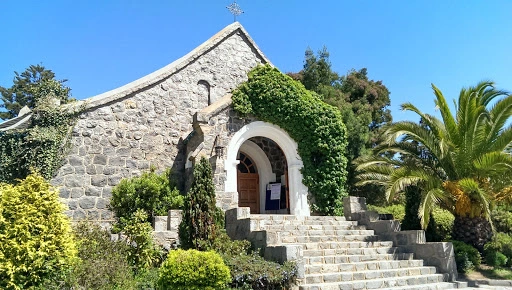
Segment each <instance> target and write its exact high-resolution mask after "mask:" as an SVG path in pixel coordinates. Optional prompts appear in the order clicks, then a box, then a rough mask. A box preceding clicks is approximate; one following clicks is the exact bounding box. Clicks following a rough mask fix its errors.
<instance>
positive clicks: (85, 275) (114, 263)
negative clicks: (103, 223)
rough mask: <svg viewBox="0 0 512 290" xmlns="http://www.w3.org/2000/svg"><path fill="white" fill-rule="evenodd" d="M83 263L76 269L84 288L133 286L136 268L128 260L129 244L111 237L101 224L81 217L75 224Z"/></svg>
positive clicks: (103, 289) (80, 285)
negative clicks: (112, 239)
mask: <svg viewBox="0 0 512 290" xmlns="http://www.w3.org/2000/svg"><path fill="white" fill-rule="evenodd" d="M74 233H75V237H76V240H77V245H78V257H79V258H80V263H79V264H78V265H77V267H76V268H75V269H74V271H73V278H74V280H75V281H74V282H75V285H76V286H78V287H80V288H81V289H98V290H99V289H101V290H107V289H116V288H118V289H129V288H130V286H131V285H132V279H133V271H132V266H131V265H130V264H129V263H128V260H127V258H128V256H129V250H130V249H129V247H130V246H129V245H128V244H127V243H126V242H124V241H117V242H115V241H111V239H110V233H109V232H108V231H106V230H104V229H102V228H101V227H100V226H98V225H97V224H94V223H91V222H87V221H81V222H79V223H78V224H77V225H76V226H75V227H74Z"/></svg>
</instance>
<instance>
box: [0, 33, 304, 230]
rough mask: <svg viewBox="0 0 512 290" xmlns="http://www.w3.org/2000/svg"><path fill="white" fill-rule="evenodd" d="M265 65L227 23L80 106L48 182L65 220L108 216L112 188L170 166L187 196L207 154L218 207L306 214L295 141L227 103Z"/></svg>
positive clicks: (245, 36)
mask: <svg viewBox="0 0 512 290" xmlns="http://www.w3.org/2000/svg"><path fill="white" fill-rule="evenodd" d="M268 63H270V62H269V60H268V59H267V58H266V57H265V55H264V54H263V53H262V52H261V51H260V49H259V48H258V46H257V45H256V43H254V41H253V40H252V39H251V37H250V36H249V34H248V33H247V32H246V31H245V29H244V28H243V27H242V26H241V25H240V24H239V23H233V24H231V25H229V26H227V27H226V28H224V29H223V30H222V31H220V32H218V33H217V34H216V35H214V36H213V37H212V38H210V39H209V40H207V41H206V42H204V43H203V44H202V45H200V46H199V47H197V48H196V49H194V50H193V51H191V52H190V53H188V54H187V55H185V56H184V57H182V58H180V59H178V60H176V61H174V62H173V63H171V64H169V65H167V66H165V67H163V68H162V69H160V70H158V71H155V72H153V73H151V74H149V75H147V76H145V77H143V78H141V79H138V80H136V81H134V82H131V83H129V84H127V85H125V86H122V87H120V88H117V89H114V90H112V91H109V92H106V93H103V94H100V95H97V96H94V97H91V98H89V99H85V100H83V101H80V102H84V103H85V108H86V109H85V111H84V113H82V114H81V115H80V117H79V120H78V122H77V124H76V126H75V127H74V128H73V131H72V140H71V145H72V146H71V149H70V151H69V154H68V156H66V157H65V161H64V165H63V166H62V168H60V170H59V171H58V174H57V176H55V178H54V179H53V180H52V184H54V185H55V186H58V187H59V188H60V196H61V198H62V199H63V201H64V202H65V203H66V204H67V205H68V207H69V214H70V215H71V216H72V217H73V218H74V219H81V218H85V217H87V218H89V219H93V220H101V221H110V220H112V218H113V216H112V213H111V212H110V211H109V210H108V204H109V200H110V197H111V195H112V188H113V187H114V186H115V185H117V184H118V183H119V181H120V180H121V179H123V178H128V177H133V176H137V175H140V174H141V172H143V171H145V170H149V168H150V167H151V166H154V167H156V168H157V169H159V170H164V169H166V168H172V171H173V173H174V175H175V176H176V177H177V179H178V184H179V188H180V190H182V191H186V189H187V187H188V186H189V185H190V182H191V179H192V169H193V164H194V162H195V161H196V160H198V158H200V157H201V156H206V157H207V158H208V159H209V160H210V162H211V164H212V166H213V170H214V182H215V185H216V194H217V203H218V206H220V207H222V208H223V209H224V210H227V209H229V208H234V207H250V209H251V213H261V214H263V213H285V214H286V213H289V214H293V215H309V214H310V210H309V205H308V200H307V192H308V189H307V187H306V186H304V185H303V184H302V174H301V172H300V170H301V168H302V161H301V159H300V157H299V156H298V154H297V144H296V143H295V141H294V140H292V139H291V138H290V136H289V135H288V134H287V133H286V132H285V131H284V130H282V129H281V128H279V127H278V126H276V125H273V124H269V123H265V122H262V121H259V120H257V119H254V118H250V117H249V118H242V117H240V116H239V115H238V114H237V113H236V112H235V111H234V110H233V108H232V106H231V94H230V93H231V92H232V91H233V89H235V88H236V87H237V86H238V85H239V84H240V83H242V82H244V81H245V80H247V73H248V72H249V71H250V70H251V69H252V68H254V67H255V66H257V65H260V64H268ZM16 119H18V120H19V122H18V123H19V124H17V123H16V120H9V121H7V122H8V123H7V122H6V123H4V124H0V130H2V129H4V130H5V129H7V128H15V127H17V126H22V123H23V122H24V121H23V120H25V121H26V120H27V116H19V117H17V118H16ZM13 121H14V122H13ZM2 125H4V126H2ZM7 125H8V126H7ZM272 184H273V185H272Z"/></svg>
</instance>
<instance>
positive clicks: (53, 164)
mask: <svg viewBox="0 0 512 290" xmlns="http://www.w3.org/2000/svg"><path fill="white" fill-rule="evenodd" d="M80 111H81V109H79V110H70V109H66V108H63V107H60V106H58V105H55V104H54V103H53V99H52V96H48V97H47V98H45V99H43V100H42V101H41V102H40V103H39V105H38V106H37V107H36V108H34V110H33V112H32V113H33V115H32V118H31V119H30V124H29V126H28V128H26V129H15V130H9V131H5V132H0V182H6V183H15V182H16V181H17V180H19V179H23V178H25V177H27V176H28V175H29V174H30V173H31V172H32V171H36V172H39V173H40V174H41V175H42V176H43V177H44V178H45V179H47V180H49V179H51V178H52V177H53V176H54V175H55V173H56V172H57V170H58V169H59V168H60V166H61V163H62V158H63V156H65V151H66V149H67V148H68V147H69V146H67V145H68V143H69V142H68V141H69V137H70V133H71V128H72V127H73V126H74V124H75V122H76V120H77V116H78V114H79V113H80Z"/></svg>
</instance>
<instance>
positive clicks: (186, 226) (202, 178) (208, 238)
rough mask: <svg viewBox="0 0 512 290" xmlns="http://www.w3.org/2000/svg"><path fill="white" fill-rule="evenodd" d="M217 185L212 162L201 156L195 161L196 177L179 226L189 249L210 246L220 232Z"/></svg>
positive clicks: (184, 242)
mask: <svg viewBox="0 0 512 290" xmlns="http://www.w3.org/2000/svg"><path fill="white" fill-rule="evenodd" d="M218 215H219V213H218V210H217V207H216V205H215V186H214V185H213V173H212V166H211V165H210V162H209V161H208V160H207V159H206V158H205V157H201V160H200V161H199V163H196V164H195V165H194V180H193V181H192V186H191V188H190V190H189V192H188V195H187V197H186V199H185V206H184V208H183V219H182V220H181V223H180V227H179V236H180V242H181V245H182V247H183V248H185V249H191V248H192V249H202V250H204V249H208V248H209V245H211V244H212V243H213V241H214V240H215V237H216V235H217V232H218V226H217V225H216V220H218V219H219V218H218Z"/></svg>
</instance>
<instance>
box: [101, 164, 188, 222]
mask: <svg viewBox="0 0 512 290" xmlns="http://www.w3.org/2000/svg"><path fill="white" fill-rule="evenodd" d="M170 178H171V171H170V170H167V171H165V172H164V173H162V174H157V173H156V172H155V169H154V168H152V169H151V170H150V172H145V173H143V174H142V175H141V176H139V177H133V178H127V179H122V180H121V182H120V183H119V184H118V185H117V186H116V187H114V189H113V190H112V198H111V200H110V208H111V209H112V211H113V212H114V213H115V215H116V217H117V218H119V219H121V218H124V219H130V218H131V215H132V213H134V212H135V211H136V210H138V209H141V210H143V211H145V212H146V214H147V217H148V218H147V221H148V222H152V221H153V217H154V216H157V215H167V213H168V211H169V210H170V209H181V208H182V207H183V202H184V199H183V196H182V195H181V194H180V192H179V191H178V190H177V189H176V187H175V185H174V184H173V183H172V182H171V179H170ZM123 226H124V225H123V224H122V223H121V224H120V225H117V226H116V230H122V228H123Z"/></svg>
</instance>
